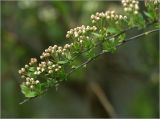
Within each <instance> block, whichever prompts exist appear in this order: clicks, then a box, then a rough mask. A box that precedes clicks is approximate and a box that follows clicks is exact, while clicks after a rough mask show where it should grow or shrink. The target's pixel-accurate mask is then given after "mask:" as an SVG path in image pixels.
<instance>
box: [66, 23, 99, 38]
mask: <svg viewBox="0 0 160 119" xmlns="http://www.w3.org/2000/svg"><path fill="white" fill-rule="evenodd" d="M96 30H97V27H96V26H84V25H82V26H80V27H76V28H74V29H70V30H69V31H68V32H67V35H66V38H73V39H74V38H79V37H80V36H83V35H85V34H86V33H88V32H91V31H96Z"/></svg>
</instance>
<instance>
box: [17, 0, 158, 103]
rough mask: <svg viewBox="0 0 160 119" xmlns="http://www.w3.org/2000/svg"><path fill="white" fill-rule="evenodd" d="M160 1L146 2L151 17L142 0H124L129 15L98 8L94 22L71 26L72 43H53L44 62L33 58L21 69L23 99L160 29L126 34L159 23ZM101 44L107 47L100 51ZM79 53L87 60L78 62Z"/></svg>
mask: <svg viewBox="0 0 160 119" xmlns="http://www.w3.org/2000/svg"><path fill="white" fill-rule="evenodd" d="M159 3H160V1H159V0H148V2H146V4H145V5H146V9H147V10H146V11H144V14H145V17H147V20H144V16H143V15H142V14H141V13H140V12H139V1H138V0H122V5H123V7H124V12H125V15H121V14H116V12H115V11H106V12H105V13H104V12H101V13H99V12H97V13H96V14H92V15H91V22H92V26H84V25H82V26H80V27H76V28H74V29H70V30H69V31H68V32H67V34H66V38H67V39H69V40H71V43H70V44H65V45H64V46H57V45H54V46H49V47H48V49H46V50H45V51H44V52H43V53H42V55H41V56H40V62H39V61H38V60H37V59H36V58H31V61H30V62H29V64H26V65H25V67H24V68H21V69H20V70H19V74H20V75H21V78H22V79H24V80H25V81H24V82H22V84H21V91H22V93H23V94H24V95H25V97H27V99H26V100H24V101H23V102H22V103H24V102H26V101H28V100H30V99H33V98H35V97H37V96H40V95H42V94H44V93H45V92H47V90H48V89H49V88H50V87H53V86H55V87H56V88H57V87H58V85H59V84H60V82H62V81H65V80H67V79H68V77H69V75H70V74H71V73H72V72H74V71H76V70H77V69H79V68H81V67H82V66H85V65H87V64H88V63H89V62H91V61H92V60H94V59H95V58H96V57H98V56H100V55H102V54H104V53H109V52H111V53H113V52H114V51H115V50H116V49H117V48H118V47H119V46H120V45H122V44H124V43H126V42H128V41H131V40H133V39H136V38H139V37H141V36H144V35H147V34H150V33H152V32H155V31H158V30H159V29H153V30H150V31H147V32H144V33H141V34H139V35H136V36H133V37H131V38H129V39H126V38H125V37H126V32H128V31H129V30H131V29H133V28H135V29H137V28H138V29H145V28H146V27H147V26H148V25H152V26H153V27H159V23H158V15H157V14H158V5H159ZM124 29H125V30H124ZM98 47H102V49H103V50H102V51H99V49H98ZM96 52H99V53H96ZM79 56H82V57H84V58H85V59H87V60H86V61H85V62H84V63H81V64H80V65H78V66H77V64H76V63H75V59H76V58H78V57H79ZM67 72H68V73H67ZM22 103H21V104H22Z"/></svg>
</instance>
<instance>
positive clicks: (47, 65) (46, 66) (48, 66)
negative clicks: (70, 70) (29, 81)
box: [34, 61, 61, 75]
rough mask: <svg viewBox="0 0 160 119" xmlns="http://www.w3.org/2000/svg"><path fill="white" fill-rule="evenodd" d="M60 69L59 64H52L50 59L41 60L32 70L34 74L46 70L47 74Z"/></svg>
mask: <svg viewBox="0 0 160 119" xmlns="http://www.w3.org/2000/svg"><path fill="white" fill-rule="evenodd" d="M60 69H61V66H60V65H58V64H54V63H53V62H52V61H46V62H44V61H43V62H41V63H39V65H38V66H37V68H36V71H35V72H34V74H35V75H39V74H41V73H42V72H47V73H48V74H51V73H54V72H58V71H59V70H60Z"/></svg>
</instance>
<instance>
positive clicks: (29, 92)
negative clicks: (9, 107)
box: [20, 84, 38, 98]
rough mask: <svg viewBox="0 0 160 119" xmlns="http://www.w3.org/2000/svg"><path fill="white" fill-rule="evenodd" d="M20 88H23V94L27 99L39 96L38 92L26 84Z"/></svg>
mask: <svg viewBox="0 0 160 119" xmlns="http://www.w3.org/2000/svg"><path fill="white" fill-rule="evenodd" d="M20 87H21V92H22V93H23V94H24V95H25V97H28V98H31V97H35V96H37V95H38V93H37V92H35V91H32V90H31V89H30V88H29V87H27V86H25V85H24V84H22V85H21V86H20Z"/></svg>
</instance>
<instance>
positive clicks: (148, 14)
mask: <svg viewBox="0 0 160 119" xmlns="http://www.w3.org/2000/svg"><path fill="white" fill-rule="evenodd" d="M144 14H145V15H146V16H147V17H149V18H151V19H153V16H152V15H151V14H150V13H148V12H145V11H144Z"/></svg>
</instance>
